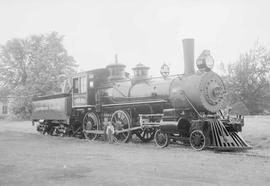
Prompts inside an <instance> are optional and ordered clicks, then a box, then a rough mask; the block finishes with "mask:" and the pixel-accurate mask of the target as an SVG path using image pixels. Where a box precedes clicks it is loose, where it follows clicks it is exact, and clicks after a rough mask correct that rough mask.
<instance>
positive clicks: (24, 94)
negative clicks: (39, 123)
mask: <svg viewBox="0 0 270 186" xmlns="http://www.w3.org/2000/svg"><path fill="white" fill-rule="evenodd" d="M76 67H77V64H76V62H75V60H74V59H73V57H71V56H69V55H68V53H67V50H66V49H65V48H64V46H63V36H61V35H59V34H58V33H56V32H52V33H49V34H45V35H33V36H30V37H28V38H25V39H12V40H10V41H7V43H6V44H5V45H1V46H0V82H1V84H2V89H3V88H4V89H5V91H6V92H5V95H8V96H9V97H12V98H13V100H14V101H13V102H15V104H14V105H15V106H14V108H12V110H11V111H12V112H13V113H15V114H16V113H19V111H18V110H24V111H25V112H31V108H30V105H31V104H29V102H31V99H29V98H31V97H32V96H34V95H45V94H52V93H55V92H58V91H59V90H60V87H61V86H60V85H61V83H63V81H64V80H66V79H68V78H69V77H70V76H71V75H72V74H74V73H75V72H76ZM2 96H3V95H2ZM18 99H19V100H18ZM22 99H24V100H22ZM16 103H18V104H16ZM19 103H21V104H19ZM16 105H17V106H18V107H19V108H17V107H16ZM24 106H25V109H20V108H22V107H24ZM17 111H18V112H17Z"/></svg>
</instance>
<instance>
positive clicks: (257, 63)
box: [225, 43, 270, 114]
mask: <svg viewBox="0 0 270 186" xmlns="http://www.w3.org/2000/svg"><path fill="white" fill-rule="evenodd" d="M269 72H270V52H269V51H268V50H267V49H266V48H265V47H263V46H261V45H259V44H258V43H256V44H255V47H254V48H253V49H251V50H250V51H249V52H246V53H245V54H242V55H240V58H239V60H238V61H236V62H235V63H233V64H229V65H228V68H227V75H226V76H225V83H226V85H227V87H228V94H229V96H228V97H229V98H230V99H229V102H230V103H235V102H237V101H242V102H243V103H245V105H246V106H247V108H248V110H249V112H250V113H251V114H258V113H261V112H263V110H264V109H265V104H264V103H265V101H266V100H267V96H268V95H267V94H269V93H268V92H269V90H270V82H269Z"/></svg>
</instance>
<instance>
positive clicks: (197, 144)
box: [189, 130, 205, 150]
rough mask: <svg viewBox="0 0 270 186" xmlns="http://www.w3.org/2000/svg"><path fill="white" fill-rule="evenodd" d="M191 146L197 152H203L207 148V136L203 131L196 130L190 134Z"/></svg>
mask: <svg viewBox="0 0 270 186" xmlns="http://www.w3.org/2000/svg"><path fill="white" fill-rule="evenodd" d="M189 140H190V145H191V147H192V148H193V149H195V150H203V149H204V147H205V136H204V134H203V132H202V131H201V130H194V131H192V132H191V134H190V138H189Z"/></svg>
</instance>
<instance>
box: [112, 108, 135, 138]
mask: <svg viewBox="0 0 270 186" xmlns="http://www.w3.org/2000/svg"><path fill="white" fill-rule="evenodd" d="M111 122H112V125H113V127H114V129H115V133H114V137H115V138H116V139H117V140H118V142H124V143H127V142H128V140H129V138H130V136H131V132H130V131H125V132H121V131H122V130H126V129H130V126H131V118H130V116H129V114H128V113H127V112H126V111H123V110H117V111H115V112H114V113H113V115H112V119H111Z"/></svg>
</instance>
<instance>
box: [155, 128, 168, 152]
mask: <svg viewBox="0 0 270 186" xmlns="http://www.w3.org/2000/svg"><path fill="white" fill-rule="evenodd" d="M155 143H156V145H158V146H159V147H162V148H164V147H167V146H168V145H169V143H170V140H169V136H168V134H167V133H164V132H161V130H160V129H159V130H157V131H156V133H155Z"/></svg>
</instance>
